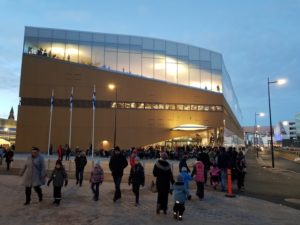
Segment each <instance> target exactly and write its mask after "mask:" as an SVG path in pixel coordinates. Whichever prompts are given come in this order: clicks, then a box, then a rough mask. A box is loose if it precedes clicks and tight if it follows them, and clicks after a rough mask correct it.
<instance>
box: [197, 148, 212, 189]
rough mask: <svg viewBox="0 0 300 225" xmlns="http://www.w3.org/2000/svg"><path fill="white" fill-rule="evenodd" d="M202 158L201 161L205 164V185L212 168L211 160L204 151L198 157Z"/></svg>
mask: <svg viewBox="0 0 300 225" xmlns="http://www.w3.org/2000/svg"><path fill="white" fill-rule="evenodd" d="M198 156H199V158H200V161H202V163H203V164H204V184H206V182H207V173H208V171H209V168H210V160H209V155H208V153H206V152H205V151H203V149H201V151H200V154H199V155H198Z"/></svg>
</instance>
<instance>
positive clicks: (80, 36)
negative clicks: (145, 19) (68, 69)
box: [23, 27, 242, 123]
mask: <svg viewBox="0 0 300 225" xmlns="http://www.w3.org/2000/svg"><path fill="white" fill-rule="evenodd" d="M23 53H25V54H37V55H42V56H46V57H51V58H55V59H60V60H65V61H70V62H74V63H80V64H86V65H90V66H95V67H98V68H99V69H103V70H112V71H118V72H120V73H123V74H125V75H133V76H140V77H144V78H148V79H156V80H160V81H164V82H169V83H174V84H178V85H185V86H189V87H193V88H198V89H202V90H206V91H212V92H218V93H223V94H224V96H225V99H226V100H227V102H228V104H229V105H230V107H231V109H232V111H233V112H234V114H235V116H236V118H237V119H238V121H239V122H240V123H241V120H242V115H241V110H240V108H239V104H238V101H237V98H236V95H235V93H234V90H233V88H232V83H231V80H230V77H229V74H228V73H227V71H226V68H225V65H224V63H223V58H222V55H221V54H219V53H216V52H212V51H209V50H206V49H202V48H198V47H195V46H190V45H185V44H181V43H176V42H172V41H166V40H160V39H153V38H145V37H136V36H126V35H114V34H102V33H90V32H81V31H69V30H59V29H47V28H35V27H26V28H25V38H24V48H23ZM137 107H138V106H137ZM165 107H167V106H165ZM145 108H146V106H145ZM182 108H183V109H185V110H189V109H188V108H187V107H186V106H185V105H183V106H182Z"/></svg>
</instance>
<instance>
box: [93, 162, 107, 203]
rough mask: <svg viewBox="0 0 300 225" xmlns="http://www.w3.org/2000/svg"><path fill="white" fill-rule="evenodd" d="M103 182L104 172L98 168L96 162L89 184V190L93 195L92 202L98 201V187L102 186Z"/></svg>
mask: <svg viewBox="0 0 300 225" xmlns="http://www.w3.org/2000/svg"><path fill="white" fill-rule="evenodd" d="M103 180H104V172H103V169H102V167H101V166H100V162H99V161H97V162H96V163H95V166H94V169H93V170H92V171H91V177H90V183H91V189H92V191H93V193H94V197H93V199H94V201H98V199H99V185H100V184H102V182H103Z"/></svg>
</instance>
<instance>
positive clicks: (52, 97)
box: [50, 90, 54, 112]
mask: <svg viewBox="0 0 300 225" xmlns="http://www.w3.org/2000/svg"><path fill="white" fill-rule="evenodd" d="M53 106H54V91H53V90H52V96H51V99H50V111H51V112H52V110H53Z"/></svg>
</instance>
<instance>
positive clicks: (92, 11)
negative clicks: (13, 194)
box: [0, 0, 300, 126]
mask: <svg viewBox="0 0 300 225" xmlns="http://www.w3.org/2000/svg"><path fill="white" fill-rule="evenodd" d="M0 8H1V14H0V30H1V33H0V79H1V82H0V118H6V117H7V116H8V114H9V111H10V108H11V106H13V107H14V110H15V113H16V114H17V109H18V108H17V107H18V102H19V84H20V73H21V62H22V61H21V60H22V47H23V38H24V27H25V26H36V27H46V28H61V29H70V30H80V31H91V32H103V33H115V34H128V35H138V36H145V37H154V38H161V39H166V40H172V41H176V42H182V43H186V44H191V45H195V46H198V47H203V48H206V49H209V50H213V51H216V52H219V53H221V54H222V55H223V59H224V63H225V65H226V68H227V71H228V73H229V74H230V76H231V80H232V84H233V87H234V90H235V92H236V95H237V98H238V100H239V104H240V107H241V110H242V113H243V122H242V125H243V126H246V125H252V126H253V124H254V114H255V112H265V113H267V116H268V95H267V78H268V76H269V77H270V79H271V80H276V79H278V78H285V79H287V80H288V82H287V84H285V85H283V86H277V85H274V84H273V85H272V86H271V101H272V119H273V124H275V123H277V122H278V121H280V120H295V114H296V113H297V112H300V100H299V99H300V98H299V97H300V87H299V86H300V0H263V1H262V0H244V1H240V0H226V1H225V0H210V1H202V0H186V1H182V0H151V1H150V0H126V1H121V0H119V1H116V0H107V1H102V0H86V1H82V0H63V1H62V0H51V1H47V0H0ZM268 122H269V121H268V117H266V118H259V119H258V124H261V125H268Z"/></svg>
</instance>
